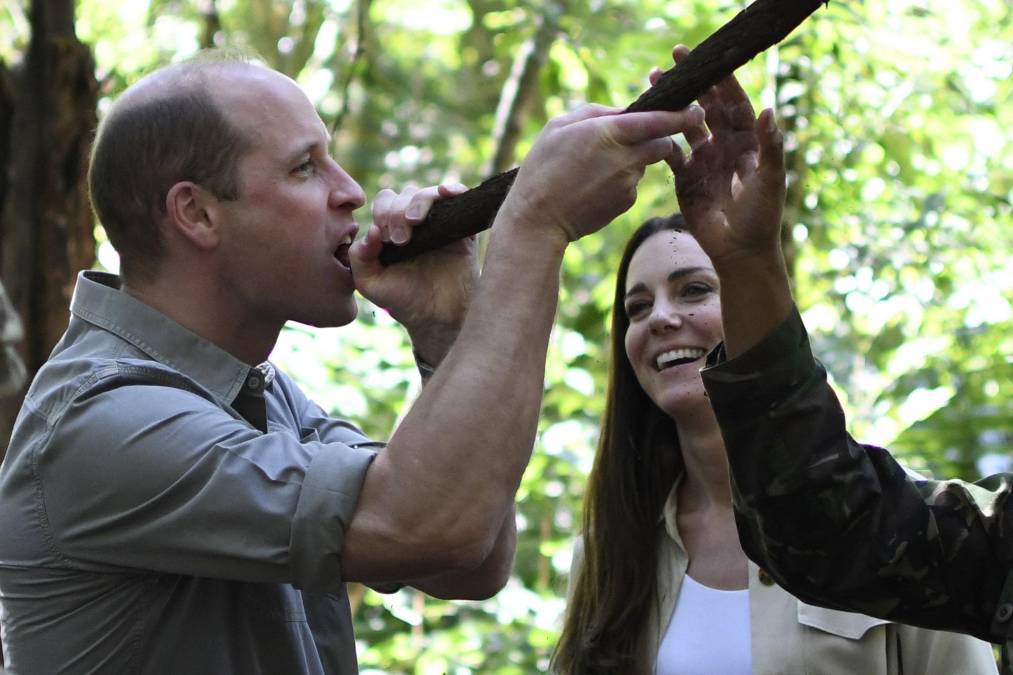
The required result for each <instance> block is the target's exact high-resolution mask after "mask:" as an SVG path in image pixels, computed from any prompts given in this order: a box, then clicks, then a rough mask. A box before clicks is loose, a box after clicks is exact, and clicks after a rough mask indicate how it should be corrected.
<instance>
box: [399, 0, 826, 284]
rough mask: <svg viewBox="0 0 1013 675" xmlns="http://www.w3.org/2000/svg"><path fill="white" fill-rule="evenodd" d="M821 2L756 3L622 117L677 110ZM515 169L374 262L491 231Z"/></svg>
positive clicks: (440, 211)
mask: <svg viewBox="0 0 1013 675" xmlns="http://www.w3.org/2000/svg"><path fill="white" fill-rule="evenodd" d="M821 4H823V0H756V2H754V3H753V4H751V5H750V6H749V7H747V8H746V9H744V10H742V11H741V12H739V13H738V14H736V15H735V17H734V18H732V20H731V21H729V22H728V23H726V24H725V25H723V26H722V27H721V28H719V29H718V30H717V31H716V32H715V33H713V34H712V35H710V36H709V37H708V38H707V39H706V40H704V41H703V42H702V43H700V45H699V46H697V48H696V49H694V50H693V51H692V52H690V54H689V56H687V57H686V60H685V61H683V62H682V63H680V64H679V65H678V66H676V67H674V68H672V69H670V70H668V71H667V72H666V73H665V74H664V75H662V76H661V78H660V79H659V80H658V82H656V83H655V84H654V86H653V87H651V88H650V89H648V90H647V91H645V92H644V93H643V94H641V95H640V97H639V98H638V99H637V100H636V101H634V102H633V103H632V104H631V105H630V106H629V107H628V108H627V111H629V112H635V111H647V110H681V109H682V108H685V107H686V106H687V105H689V104H690V103H692V102H693V101H694V100H696V99H697V98H698V97H699V96H700V95H701V94H703V93H704V92H705V91H707V89H708V88H710V87H712V86H713V85H715V84H717V83H718V82H719V81H721V80H722V79H723V78H725V77H727V76H728V75H731V74H732V73H733V72H735V69H736V68H738V67H740V66H742V65H743V64H745V63H746V62H747V61H749V60H750V59H751V58H753V57H754V56H756V55H757V54H759V53H760V52H762V51H763V50H765V49H767V48H768V47H770V46H771V45H775V44H777V43H778V42H780V41H781V40H783V39H784V38H785V37H787V36H788V34H789V33H791V31H792V30H794V29H795V27H796V26H798V25H799V24H800V23H802V22H803V21H805V19H806V18H808V17H809V15H811V14H812V13H813V12H815V11H816V10H817V9H818V8H819V6H820V5H821ZM516 175H517V169H511V170H510V171H508V172H506V173H502V174H499V175H497V176H493V177H492V178H490V179H488V180H486V181H484V182H483V183H482V184H481V185H479V186H478V187H477V188H474V189H472V190H468V191H467V192H465V193H463V194H460V195H458V196H456V197H452V198H451V199H447V200H446V201H442V202H438V203H437V204H436V205H434V206H433V208H432V210H431V211H430V212H429V216H428V217H427V218H426V221H425V223H424V225H425V226H424V227H419V228H417V229H416V230H415V234H414V235H413V236H412V239H411V241H409V242H408V243H407V244H406V245H404V246H395V245H393V244H385V245H384V247H383V250H382V251H381V253H380V260H381V262H383V263H384V264H390V263H394V262H398V261H401V260H407V259H409V258H414V257H415V256H417V255H419V254H421V253H425V252H426V251H430V250H432V249H434V248H439V247H441V246H444V245H446V244H448V243H450V242H452V241H456V240H458V239H463V238H464V237H466V236H469V235H472V234H476V233H478V232H481V231H482V230H485V229H487V228H488V227H490V226H491V225H492V221H493V219H494V218H495V217H496V212H497V211H498V210H499V207H500V205H501V204H502V203H503V200H504V199H506V195H507V193H508V192H509V191H510V186H511V185H513V182H514V178H515V177H516Z"/></svg>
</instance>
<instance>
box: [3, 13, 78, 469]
mask: <svg viewBox="0 0 1013 675" xmlns="http://www.w3.org/2000/svg"><path fill="white" fill-rule="evenodd" d="M31 27H32V39H31V42H30V43H29V46H28V53H27V55H26V57H25V59H24V62H23V64H22V65H21V66H20V67H19V68H18V69H17V72H16V73H15V74H14V77H13V85H14V86H13V115H12V117H11V121H10V135H9V137H8V138H9V140H8V143H7V148H8V152H7V153H6V155H4V156H0V161H2V162H3V167H4V168H5V169H6V172H7V176H8V178H9V182H8V184H7V189H6V193H5V194H4V195H2V199H3V202H2V204H0V207H2V211H0V213H2V219H0V228H2V229H0V247H2V257H0V260H2V268H0V271H2V275H3V281H4V285H5V286H6V288H7V291H8V293H9V295H10V299H11V301H12V302H13V304H14V307H15V309H16V310H17V312H18V314H19V315H20V317H21V320H22V322H23V324H24V330H25V337H24V340H23V341H22V343H21V345H20V352H21V355H22V358H23V360H24V362H25V364H26V366H27V367H28V372H29V375H34V373H35V372H36V371H37V370H38V369H39V367H40V366H41V365H42V364H43V363H44V362H45V360H46V358H47V356H48V355H49V353H50V351H51V350H52V349H53V346H54V345H55V344H56V342H57V340H59V338H60V336H61V335H62V334H63V331H64V330H65V329H66V326H67V318H68V311H67V308H68V304H69V302H70V296H71V293H72V292H73V288H74V279H75V276H76V273H77V271H78V270H80V269H83V268H87V267H90V266H91V264H92V262H93V261H94V259H95V240H94V235H93V226H94V222H93V219H92V214H91V207H90V204H89V203H88V198H87V188H86V173H87V163H88V149H89V147H90V143H91V138H92V133H93V131H94V129H95V125H96V102H97V95H98V84H97V82H96V80H95V63H94V60H93V59H92V55H91V51H90V50H89V48H88V47H87V46H85V45H83V44H81V42H79V41H78V39H77V36H76V34H75V32H74V0H33V2H32V6H31ZM0 109H2V103H0ZM0 119H2V113H0ZM2 147H3V144H0V149H2ZM20 403H21V395H18V396H16V397H14V399H13V400H6V401H3V402H2V403H0V444H2V445H0V447H3V448H4V449H6V447H7V440H8V439H9V437H10V430H11V426H12V424H13V420H14V417H15V415H16V413H17V410H18V408H19V407H20Z"/></svg>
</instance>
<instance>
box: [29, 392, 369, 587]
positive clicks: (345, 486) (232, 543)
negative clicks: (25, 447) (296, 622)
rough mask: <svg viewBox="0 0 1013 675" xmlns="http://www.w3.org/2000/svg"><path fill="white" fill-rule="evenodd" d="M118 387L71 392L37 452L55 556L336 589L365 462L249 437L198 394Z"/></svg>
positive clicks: (276, 437)
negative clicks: (345, 537)
mask: <svg viewBox="0 0 1013 675" xmlns="http://www.w3.org/2000/svg"><path fill="white" fill-rule="evenodd" d="M121 380H122V378H119V377H117V376H116V375H108V374H107V375H106V376H104V377H101V378H97V379H96V380H95V381H93V382H89V383H87V384H86V386H84V387H82V388H81V390H79V391H78V392H77V393H76V395H75V396H74V397H73V400H72V401H71V402H70V403H69V405H67V406H66V409H65V410H64V411H63V412H62V413H61V414H60V415H58V416H57V417H56V418H54V420H53V424H52V428H51V430H50V432H49V434H48V435H47V437H46V438H45V440H44V442H42V443H41V444H40V446H39V448H38V450H37V453H36V460H35V475H36V480H37V483H38V490H39V493H40V495H41V500H40V502H41V504H40V508H39V511H40V520H41V521H42V523H43V527H44V530H45V532H46V533H47V535H48V539H49V541H50V546H51V548H52V550H53V552H54V554H55V555H57V556H58V557H59V558H61V559H63V560H64V562H65V563H67V564H69V565H71V566H74V567H78V568H84V569H90V570H95V571H103V570H107V569H108V570H113V571H117V572H122V571H123V570H124V569H125V568H136V569H138V570H146V571H151V570H154V571H159V572H165V573H174V574H182V575H188V576H199V577H211V578H222V579H230V580H239V581H250V582H272V583H292V584H293V585H295V586H297V587H301V588H305V589H312V590H321V591H327V590H330V589H334V588H337V587H339V585H340V583H341V565H340V557H341V548H342V543H343V540H344V533H345V529H346V528H347V526H348V523H349V521H350V520H351V517H352V514H353V512H354V510H355V507H356V503H357V500H358V494H359V490H360V488H361V485H362V482H363V480H364V476H365V473H366V470H367V469H368V467H369V465H370V462H371V461H372V459H373V457H374V454H375V453H374V451H373V450H372V449H369V448H366V447H355V444H346V443H340V442H330V443H328V442H324V441H322V440H320V439H319V436H318V435H316V434H315V433H314V434H311V435H309V436H307V437H303V435H302V434H301V433H300V432H301V431H302V430H299V429H293V430H288V429H284V430H281V429H272V431H271V433H267V434H262V433H260V432H258V431H257V430H255V429H253V428H252V427H251V426H250V425H248V424H246V423H245V422H244V421H242V420H240V419H237V418H236V417H234V416H233V415H231V414H230V413H229V412H228V411H227V410H225V409H223V408H222V407H220V406H219V405H218V404H216V403H215V402H214V401H213V400H209V398H208V397H206V396H203V395H201V393H200V392H199V391H188V390H185V389H182V388H178V387H173V386H163V385H162V384H153V383H151V382H123V381H121ZM349 438H350V439H351V438H353V437H352V436H350V437H349Z"/></svg>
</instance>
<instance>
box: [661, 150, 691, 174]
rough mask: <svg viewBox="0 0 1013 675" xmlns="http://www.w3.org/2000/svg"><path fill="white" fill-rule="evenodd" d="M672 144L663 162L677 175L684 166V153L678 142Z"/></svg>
mask: <svg viewBox="0 0 1013 675" xmlns="http://www.w3.org/2000/svg"><path fill="white" fill-rule="evenodd" d="M672 145H673V146H674V147H673V148H672V154H671V155H669V156H668V157H666V158H665V163H666V164H668V168H670V169H671V170H672V174H673V175H677V174H678V173H679V172H680V171H682V170H683V169H684V168H685V167H686V153H685V152H683V151H682V148H681V147H680V146H679V144H678V143H673V144H672Z"/></svg>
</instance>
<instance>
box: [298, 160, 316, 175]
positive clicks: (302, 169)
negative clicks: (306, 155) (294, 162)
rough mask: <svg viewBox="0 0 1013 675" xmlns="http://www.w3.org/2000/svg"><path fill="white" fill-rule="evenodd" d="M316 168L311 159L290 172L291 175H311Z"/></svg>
mask: <svg viewBox="0 0 1013 675" xmlns="http://www.w3.org/2000/svg"><path fill="white" fill-rule="evenodd" d="M315 168H316V165H315V164H314V163H313V160H312V159H307V160H306V161H305V162H303V163H302V164H300V165H299V166H297V167H296V168H295V169H293V170H292V172H293V173H311V172H312V171H313V170H314V169H315Z"/></svg>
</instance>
